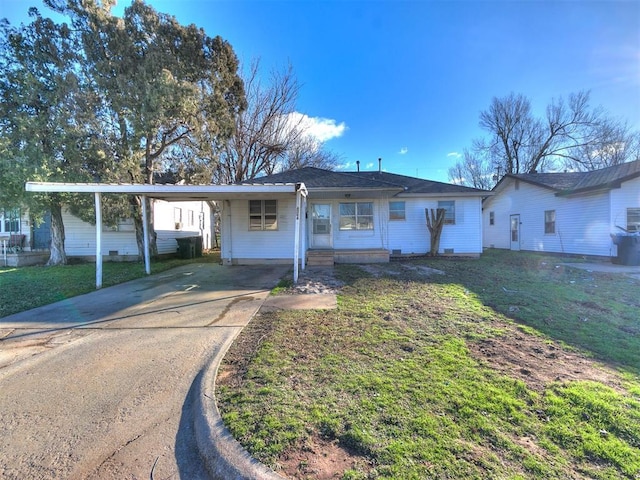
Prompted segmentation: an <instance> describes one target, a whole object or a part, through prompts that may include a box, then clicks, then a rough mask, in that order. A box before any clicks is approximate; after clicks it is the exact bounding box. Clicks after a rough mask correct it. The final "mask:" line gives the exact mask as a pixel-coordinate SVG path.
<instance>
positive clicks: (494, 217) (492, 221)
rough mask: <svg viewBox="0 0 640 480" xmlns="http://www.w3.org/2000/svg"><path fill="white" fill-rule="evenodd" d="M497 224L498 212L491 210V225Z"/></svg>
mask: <svg viewBox="0 0 640 480" xmlns="http://www.w3.org/2000/svg"><path fill="white" fill-rule="evenodd" d="M495 224H496V212H489V225H495Z"/></svg>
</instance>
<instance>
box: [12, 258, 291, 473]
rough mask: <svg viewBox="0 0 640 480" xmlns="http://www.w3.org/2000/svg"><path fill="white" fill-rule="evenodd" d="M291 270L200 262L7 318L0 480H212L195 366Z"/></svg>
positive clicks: (206, 359)
mask: <svg viewBox="0 0 640 480" xmlns="http://www.w3.org/2000/svg"><path fill="white" fill-rule="evenodd" d="M135 267H138V266H137V265H136V266H135ZM135 267H134V266H132V268H135ZM288 269H289V267H288V266H255V267H254V266H251V267H249V266H247V267H245V266H243V267H240V266H234V267H225V266H220V265H212V264H192V265H187V266H184V267H180V268H177V269H174V270H171V271H169V272H164V273H161V274H158V275H152V276H149V277H146V278H143V279H140V280H135V281H133V282H128V283H126V284H122V285H118V286H115V287H110V288H105V289H102V290H99V291H96V292H93V293H90V294H87V295H82V296H79V297H74V298H71V299H67V300H65V301H62V302H58V303H56V304H53V305H49V306H45V307H41V308H37V309H34V310H30V311H27V312H23V313H20V314H17V315H13V316H10V317H5V318H2V319H0V452H2V455H0V478H3V479H24V478H42V479H49V478H65V479H143V478H144V479H149V478H155V479H160V478H162V479H174V478H175V479H177V478H184V479H194V480H196V479H204V478H208V475H207V472H206V470H205V468H204V466H203V463H202V461H201V460H200V458H199V455H198V453H197V449H196V446H195V437H194V429H193V398H192V397H193V390H194V386H195V385H196V384H197V382H198V378H197V377H198V373H199V372H200V370H201V369H202V367H203V365H205V364H207V363H208V362H209V361H210V359H211V358H212V357H214V356H215V355H216V354H217V353H220V348H221V347H222V346H223V345H224V344H225V343H226V342H228V341H229V340H230V339H232V338H233V337H235V335H237V333H239V331H240V330H241V329H242V327H243V326H244V325H246V323H247V322H248V321H249V320H250V318H251V317H252V316H253V315H254V314H255V312H256V311H257V310H258V309H259V308H260V306H261V305H262V302H263V301H264V299H265V298H266V297H267V295H268V293H269V290H270V289H271V288H273V287H274V286H275V285H276V284H277V283H278V280H279V279H280V278H281V277H282V276H284V275H285V274H286V272H287V271H288ZM34 288H37V286H34Z"/></svg>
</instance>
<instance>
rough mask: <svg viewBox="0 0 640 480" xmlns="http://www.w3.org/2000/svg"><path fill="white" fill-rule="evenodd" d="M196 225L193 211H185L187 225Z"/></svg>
mask: <svg viewBox="0 0 640 480" xmlns="http://www.w3.org/2000/svg"><path fill="white" fill-rule="evenodd" d="M195 224H196V217H195V215H194V212H193V210H187V225H189V226H190V227H193V226H194V225H195Z"/></svg>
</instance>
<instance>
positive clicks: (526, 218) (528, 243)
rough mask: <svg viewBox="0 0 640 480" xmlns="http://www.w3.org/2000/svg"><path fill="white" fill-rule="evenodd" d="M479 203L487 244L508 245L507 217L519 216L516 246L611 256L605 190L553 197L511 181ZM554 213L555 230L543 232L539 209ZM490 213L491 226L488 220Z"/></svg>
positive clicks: (542, 212) (608, 215) (499, 246)
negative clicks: (518, 242) (492, 218)
mask: <svg viewBox="0 0 640 480" xmlns="http://www.w3.org/2000/svg"><path fill="white" fill-rule="evenodd" d="M507 182H509V183H507V184H506V185H505V187H504V188H503V189H501V191H500V192H498V193H497V195H496V196H495V197H492V198H489V199H488V200H487V201H486V202H485V204H484V212H483V222H484V235H483V243H484V246H485V247H487V248H505V249H508V248H511V244H510V217H511V215H520V222H521V225H520V249H521V250H530V251H536V252H550V253H569V254H579V255H596V256H610V255H615V250H614V249H613V243H612V241H611V238H610V232H611V228H610V225H609V218H610V208H609V194H608V193H599V194H593V195H580V196H572V197H558V196H556V195H555V192H554V191H552V190H550V189H546V188H543V187H538V186H536V185H531V184H529V183H526V182H522V181H521V182H519V183H520V186H519V189H518V190H516V189H515V182H514V180H513V179H509V180H507ZM546 210H555V212H556V231H555V234H545V233H544V221H545V218H544V213H545V211H546ZM491 212H494V219H495V223H494V225H490V222H489V218H490V214H491Z"/></svg>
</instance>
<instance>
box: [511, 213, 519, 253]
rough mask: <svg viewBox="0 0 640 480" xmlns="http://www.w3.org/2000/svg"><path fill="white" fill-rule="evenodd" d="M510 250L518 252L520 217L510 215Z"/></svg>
mask: <svg viewBox="0 0 640 480" xmlns="http://www.w3.org/2000/svg"><path fill="white" fill-rule="evenodd" d="M510 230H511V250H520V215H511V228H510Z"/></svg>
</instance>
